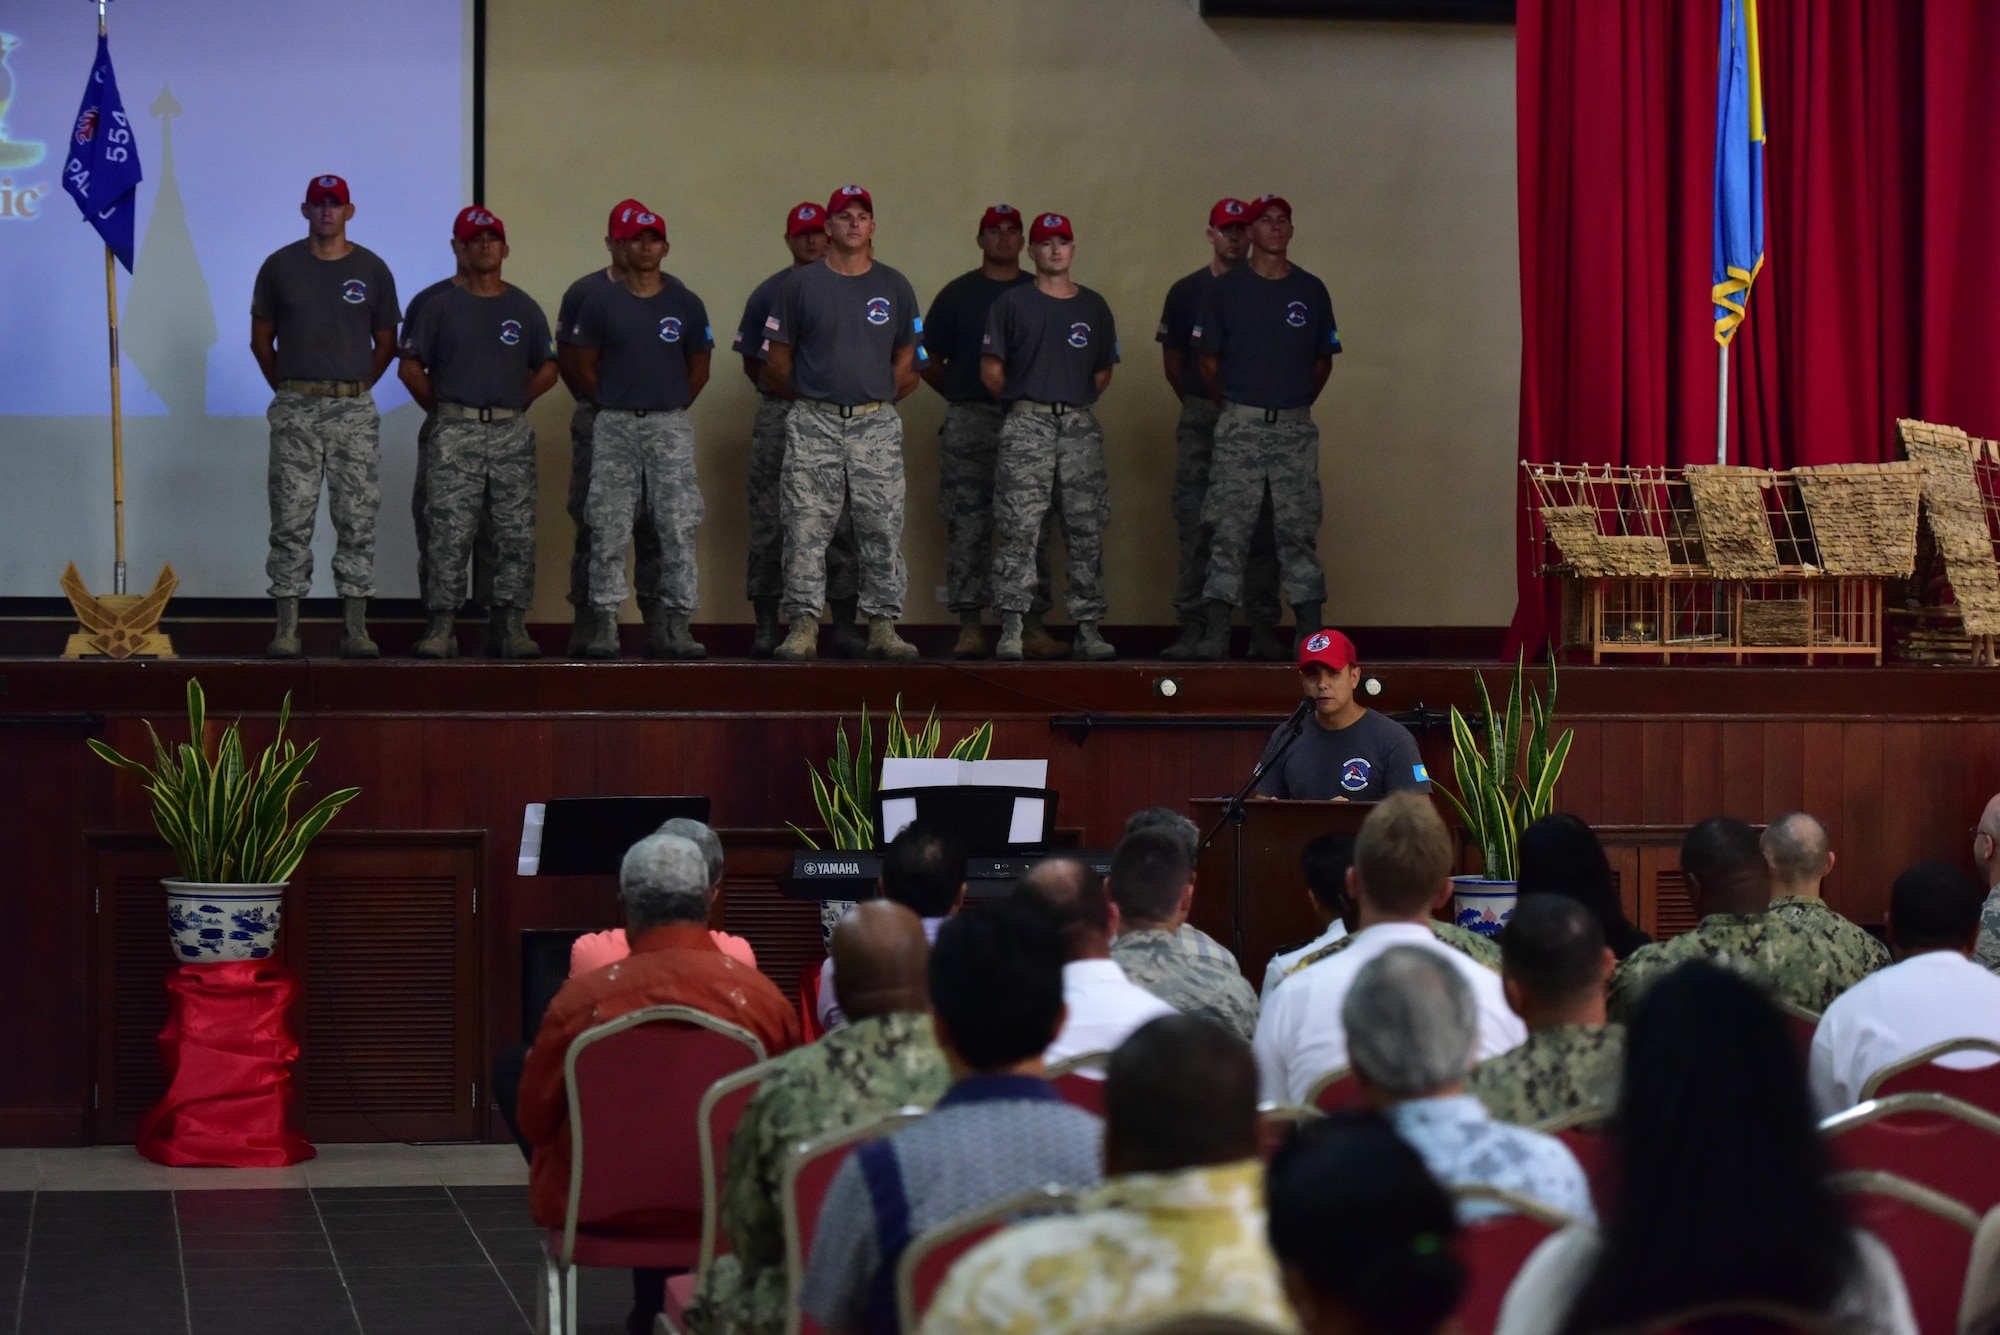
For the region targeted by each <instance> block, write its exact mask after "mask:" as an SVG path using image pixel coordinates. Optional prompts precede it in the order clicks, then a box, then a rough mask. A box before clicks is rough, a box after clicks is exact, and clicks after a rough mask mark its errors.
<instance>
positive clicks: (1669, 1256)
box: [1497, 961, 1916, 1335]
mask: <svg viewBox="0 0 2000 1335" xmlns="http://www.w3.org/2000/svg"><path fill="white" fill-rule="evenodd" d="M1802 1068H1803V1063H1802V1062H1800V1060H1799V1056H1798V1046H1797V1043H1796V1042H1795V1040H1794V1039H1793V1038H1792V1035H1791V1030H1790V1028H1789V1027H1788V1026H1787V1024H1786V1022H1785V1018H1784V1016H1783V1015H1782V1014H1780V1013H1779V1011H1778V1009H1777V1008H1776V1007H1775V1006H1773V1005H1772V1004H1771V1002H1770V1000H1769V999H1768V997H1767V996H1766V995H1765V994H1764V992H1763V991H1762V990H1761V989H1759V988H1758V987H1757V986H1756V985H1755V984H1754V983H1752V982H1750V981H1748V980H1746V979H1745V978H1743V977H1742V976H1741V975H1740V974H1738V973H1736V972H1734V971H1732V970H1728V969H1724V968H1719V967H1717V966H1716V965H1715V964H1713V963H1708V962H1703V961H1696V962H1693V963H1688V964H1683V965H1682V966H1681V967H1680V968H1678V969H1675V970H1674V971H1673V972H1671V973H1669V974H1667V975H1666V976H1665V977H1663V978H1661V979H1660V980H1659V982H1657V983H1655V984H1654V985H1653V986H1652V987H1651V988H1649V989H1648V990H1647V992H1646V994H1645V996H1644V997H1643V998H1641V1000H1640V1002H1639V1006H1638V1010H1637V1013H1636V1014H1635V1015H1634V1016H1633V1018H1632V1026H1631V1034H1630V1036H1629V1039H1628V1043H1627V1054H1626V1062H1625V1083H1624V1087H1623V1088H1622V1090H1621V1091H1620V1093H1619V1099H1618V1109H1619V1113H1618V1125H1619V1137H1618V1162H1619V1179H1618V1180H1619V1190H1618V1197H1617V1206H1616V1209H1615V1211H1614V1213H1613V1215H1612V1217H1611V1219H1610V1220H1609V1221H1608V1222H1607V1224H1606V1226H1605V1228H1604V1231H1603V1233H1602V1234H1601V1235H1600V1234H1599V1233H1598V1232H1597V1230H1595V1229H1591V1228H1586V1227H1576V1228H1567V1229H1564V1230H1563V1231H1562V1232H1560V1233H1558V1234H1556V1235H1555V1236H1554V1237H1551V1238H1549V1239H1548V1240H1547V1241H1545V1242H1543V1243H1542V1245H1541V1246H1540V1247H1538V1248H1536V1250H1535V1252H1534V1254H1533V1255H1531V1256H1530V1257H1529V1258H1528V1262H1527V1264H1526V1265H1525V1266H1524V1267H1522V1270H1521V1273H1520V1275H1519V1276H1518V1277H1517V1278H1516V1279H1515V1281H1514V1285H1513V1287H1512V1288H1511V1289H1509V1290H1508V1293H1507V1299H1506V1301H1505V1302H1504V1303H1503V1304H1502V1305H1501V1309H1500V1321H1499V1325H1498V1327H1497V1335H1556V1332H1567V1333H1569V1335H1592V1333H1593V1332H1599V1331H1610V1330H1628V1329H1630V1330H1637V1329H1642V1328H1646V1327H1649V1326H1652V1325H1654V1324H1655V1323H1657V1322H1661V1321H1663V1320H1665V1319H1667V1318H1670V1317H1672V1316H1673V1315H1675V1314H1677V1313H1681V1312H1685V1311H1688V1310H1689V1309H1692V1308H1697V1307H1702V1306H1706V1305H1709V1304H1714V1303H1735V1302H1761V1303H1776V1304H1782V1305H1784V1306H1788V1307H1792V1308H1797V1309H1802V1310H1803V1311H1805V1312H1809V1313H1812V1314H1815V1315H1819V1316H1824V1317H1830V1318H1832V1319H1833V1322H1834V1323H1835V1325H1836V1326H1837V1328H1840V1329H1847V1330H1856V1331H1863V1330H1865V1331H1869V1332H1871V1335H1913V1332H1914V1331H1915V1329H1916V1325H1915V1321H1914V1319H1913V1318H1912V1316H1911V1313H1910V1299H1909V1294H1908V1293H1907V1292H1906V1291H1905V1290H1904V1287H1903V1278H1902V1273H1901V1272H1900V1271H1899V1270H1898V1269H1897V1267H1896V1262H1895V1259H1894V1258H1893V1257H1892V1256H1891V1255H1890V1254H1889V1250H1888V1248H1886V1247H1884V1246H1883V1245H1882V1244H1881V1242H1880V1241H1878V1240H1877V1239H1876V1238H1874V1237H1873V1236H1872V1235H1870V1234H1867V1233H1864V1232H1860V1231H1857V1230H1854V1229H1852V1228H1850V1227H1849V1225H1848V1222H1847V1217H1846V1212H1845V1211H1844V1210H1843V1209H1842V1207H1841V1202H1840V1199H1839V1198H1838V1197H1837V1196H1836V1195H1835V1194H1834V1192H1833V1190H1832V1189H1831V1187H1830V1186H1829V1185H1828V1182H1827V1172H1828V1164H1827V1157H1826V1150H1825V1147H1824V1146H1823V1145H1822V1144H1821V1142H1820V1138H1819V1135H1818V1134H1817V1131H1816V1128H1815V1126H1814V1123H1813V1115H1812V1101H1811V1099H1810V1098H1809V1097H1808V1095H1807V1093H1806V1082H1805V1074H1804V1071H1803V1069H1802Z"/></svg>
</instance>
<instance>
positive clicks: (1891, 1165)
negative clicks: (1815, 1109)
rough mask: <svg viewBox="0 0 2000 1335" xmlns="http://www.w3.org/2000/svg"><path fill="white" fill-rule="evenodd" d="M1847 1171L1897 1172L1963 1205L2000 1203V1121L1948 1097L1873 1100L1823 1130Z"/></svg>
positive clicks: (1828, 1122)
mask: <svg viewBox="0 0 2000 1335" xmlns="http://www.w3.org/2000/svg"><path fill="white" fill-rule="evenodd" d="M1819 1129H1820V1134H1821V1135H1823V1136H1825V1137H1826V1141H1827V1150H1828V1152H1829V1154H1830V1155H1831V1156H1832V1158H1833V1161H1834V1163H1835V1164H1836V1165H1837V1166H1838V1167H1841V1168H1847V1169H1856V1170H1872V1171H1876V1172H1882V1173H1892V1174H1894V1175H1895V1176H1897V1177H1901V1178H1905V1179H1907V1180H1909V1181H1911V1182H1916V1183H1920V1184H1922V1185H1923V1186H1926V1187H1929V1188H1930V1189H1931V1190H1933V1191H1937V1192H1942V1193H1943V1194H1944V1195H1946V1196H1948V1197H1950V1198H1951V1199H1953V1200H1955V1201H1960V1202H1963V1203H1964V1204H1965V1205H1966V1206H1967V1207H1968V1208H1970V1209H1972V1210H1973V1211H1975V1212H1984V1211H1987V1210H1990V1209H1992V1208H1993V1207H1994V1206H1996V1205H2000V1116H1996V1115H1994V1114H1993V1113H1990V1112H1987V1111H1986V1110H1985V1109H1984V1108H1975V1107H1973V1106H1972V1105H1971V1104H1969V1103H1960V1102H1959V1101H1958V1100H1957V1099H1954V1098H1949V1097H1947V1096H1946V1095H1943V1094H1891V1095H1889V1096H1888V1097H1887V1098H1878V1099H1870V1100H1869V1101H1868V1102H1866V1103H1862V1104H1857V1105H1856V1106H1854V1107H1852V1108H1849V1109H1848V1110H1847V1111H1845V1112H1841V1113H1836V1114H1834V1115H1833V1116H1832V1117H1829V1118H1827V1119H1826V1120H1825V1121H1824V1122H1821V1123H1820V1124H1819Z"/></svg>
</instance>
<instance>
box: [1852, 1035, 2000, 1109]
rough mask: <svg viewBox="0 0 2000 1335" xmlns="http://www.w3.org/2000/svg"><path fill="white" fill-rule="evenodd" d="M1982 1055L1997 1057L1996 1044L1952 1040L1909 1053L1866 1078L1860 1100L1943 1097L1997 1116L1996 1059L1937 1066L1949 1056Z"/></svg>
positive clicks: (1999, 1079)
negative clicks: (1890, 1096)
mask: <svg viewBox="0 0 2000 1335" xmlns="http://www.w3.org/2000/svg"><path fill="white" fill-rule="evenodd" d="M1960 1052H1963V1053H1986V1054H1989V1055H1991V1056H1993V1057H1995V1058H2000V1043H1995V1042H1993V1041H1992V1040H1991V1039H1986V1038H1954V1039H1948V1040H1946V1041H1945V1042H1943V1043H1933V1044H1931V1045H1930V1046H1929V1047H1927V1048H1924V1049H1921V1050H1920V1051H1917V1052H1913V1053H1911V1054H1910V1055H1909V1056H1907V1057H1905V1058H1903V1060H1901V1061H1899V1062H1891V1063H1890V1064H1889V1065H1887V1066H1884V1067H1883V1068H1882V1069H1881V1070H1879V1071H1876V1072H1874V1073H1872V1074H1871V1075H1869V1077H1868V1079H1867V1080H1866V1081H1864V1082H1863V1083H1862V1086H1861V1097H1862V1098H1863V1099H1874V1098H1881V1097H1882V1096H1883V1095H1885V1094H1915V1093H1931V1094H1946V1095H1949V1096H1950V1097H1952V1098H1955V1099H1957V1100H1958V1101H1959V1102H1961V1103H1969V1104H1971V1105H1972V1106H1973V1107H1975V1108H1984V1109H1985V1110H1986V1111H1987V1112H1990V1113H1994V1114H1996V1115H2000V1060H1995V1061H1990V1062H1987V1063H1986V1064H1985V1065H1984V1066H1970V1067H1960V1066H1940V1065H1937V1060H1938V1058H1940V1057H1944V1056H1949V1055H1951V1054H1953V1053H1960Z"/></svg>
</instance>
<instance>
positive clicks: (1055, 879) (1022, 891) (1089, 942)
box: [1014, 857, 1118, 960]
mask: <svg viewBox="0 0 2000 1335" xmlns="http://www.w3.org/2000/svg"><path fill="white" fill-rule="evenodd" d="M1014 897H1015V898H1016V899H1019V900H1021V901H1023V902H1025V903H1027V904H1031V905H1033V906H1034V907H1035V908H1037V909H1039V910H1040V911H1041V912H1042V913H1044V914H1045V915H1046V916H1047V917H1048V919H1049V921H1050V922H1052V923H1054V924H1055V928H1056V930H1057V931H1059V932H1061V933H1062V939H1063V951H1064V956H1065V958H1066V959H1068V960H1102V959H1109V958H1111V942H1112V939H1113V938H1114V937H1116V936H1117V935H1118V906H1117V905H1116V904H1114V903H1112V902H1111V898H1110V896H1109V895H1107V894H1106V893H1105V890H1104V878H1103V877H1102V876H1099V875H1098V874H1097V871H1096V869H1094V868H1093V867H1091V866H1090V865H1089V864H1088V863H1085V862H1082V861H1080V860H1079V859H1076V858H1064V857H1056V858H1044V859H1043V860H1042V861H1040V862H1037V863H1036V864H1035V865H1034V866H1033V867H1032V868H1030V869H1029V871H1028V874H1027V875H1026V876H1023V877H1022V878H1021V879H1020V881H1019V882H1017V883H1016V884H1015V886H1014Z"/></svg>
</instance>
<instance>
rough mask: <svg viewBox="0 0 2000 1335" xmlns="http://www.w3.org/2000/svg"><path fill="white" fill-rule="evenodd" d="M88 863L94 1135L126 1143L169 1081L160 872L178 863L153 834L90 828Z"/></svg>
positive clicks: (167, 957)
mask: <svg viewBox="0 0 2000 1335" xmlns="http://www.w3.org/2000/svg"><path fill="white" fill-rule="evenodd" d="M85 865H86V867H87V868H88V872H87V878H88V880H89V882H90V894H91V899H92V901H93V904H94V908H95V912H94V913H93V914H92V915H91V920H92V926H93V929H94V930H93V933H92V935H93V949H92V955H93V963H94V966H95V967H94V987H93V996H92V998H91V1005H90V1008H89V1014H90V1029H91V1073H90V1089H89V1091H88V1102H87V1106H88V1107H89V1109H90V1121H91V1127H90V1130H91V1138H92V1139H93V1140H94V1141H96V1142H98V1143H100V1144H118V1143H129V1142H130V1141H131V1140H132V1139H133V1137H134V1135H135V1134H136V1132H137V1129H138V1124H139V1118H140V1117H141V1116H143V1115H144V1114H145V1112H146V1110H147V1109H148V1108H151V1107H152V1106H153V1105H154V1104H155V1103H157V1102H158V1101H159V1098H160V1096H161V1095H162V1094H164V1093H165V1092H166V1088H167V1081H166V1076H165V1074H164V1072H163V1071H162V1069H161V1066H160V1053H159V1034H160V1030H161V1029H163V1028H164V1027H165V1026H166V1022H167V1009H168V1008H167V992H166V986H165V979H166V976H167V974H168V972H169V971H170V970H172V969H173V968H174V967H175V964H176V961H175V959H174V955H173V952H172V949H171V947H170V945H169V943H168V938H167V900H166V896H165V894H164V893H163V892H162V890H161V889H160V878H161V877H163V876H171V875H173V874H174V872H175V866H174V860H173V855H172V854H170V853H169V852H168V851H167V849H166V847H165V845H164V844H162V843H160V842H159V841H158V840H157V839H156V838H153V837H150V836H146V835H118V834H109V835H94V836H91V837H90V838H89V839H88V851H87V853H86V864H85ZM280 935H281V936H282V932H281V933H280Z"/></svg>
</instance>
